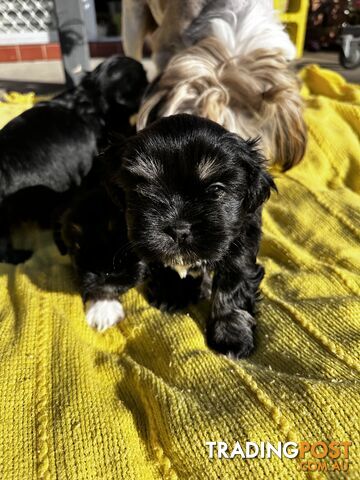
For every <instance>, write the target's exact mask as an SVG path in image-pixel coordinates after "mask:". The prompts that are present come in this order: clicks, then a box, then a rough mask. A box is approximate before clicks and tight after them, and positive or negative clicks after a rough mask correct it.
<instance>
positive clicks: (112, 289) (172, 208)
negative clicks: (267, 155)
mask: <svg viewBox="0 0 360 480" xmlns="http://www.w3.org/2000/svg"><path fill="white" fill-rule="evenodd" d="M106 158H107V161H108V164H109V172H110V173H109V176H108V178H107V188H108V191H109V193H110V196H111V200H110V199H109V198H107V199H106V204H103V205H102V207H101V213H99V216H97V217H96V218H93V219H91V218H90V216H89V214H87V215H85V217H86V218H85V217H84V212H85V211H86V210H87V211H91V212H92V211H94V206H93V205H91V203H89V202H88V200H86V199H85V200H84V201H83V204H82V206H81V207H78V208H77V209H76V208H75V209H74V210H73V212H72V213H71V212H70V214H68V217H67V220H65V223H64V232H65V235H64V240H65V243H67V245H68V246H69V248H70V250H71V253H72V254H73V258H74V263H75V265H77V267H78V272H79V276H80V282H81V287H82V293H83V297H84V300H85V301H86V302H87V313H86V315H87V321H88V323H89V324H90V325H92V326H96V327H97V328H99V329H103V328H106V327H108V326H109V325H111V324H114V323H116V322H117V321H118V320H120V319H121V318H123V316H124V312H123V309H122V306H121V304H120V302H119V300H118V294H119V293H122V292H124V291H126V290H127V289H128V288H130V287H132V286H133V285H135V284H137V283H139V282H140V281H142V280H143V279H144V276H145V275H146V274H148V275H149V277H150V279H149V283H148V292H149V295H150V297H151V299H152V301H153V302H154V303H155V304H156V305H157V306H162V307H165V308H167V309H172V308H173V307H175V308H176V307H182V306H184V305H185V304H186V303H187V302H188V301H189V300H194V298H193V290H192V288H195V287H196V285H195V283H194V279H192V278H191V275H193V274H199V273H200V274H201V273H202V272H204V271H206V272H213V275H214V276H213V285H212V293H211V302H212V309H211V316H210V318H209V320H208V324H207V340H208V344H209V346H211V347H212V348H214V349H215V350H217V351H219V352H222V353H231V354H233V355H236V356H238V357H241V356H246V355H248V354H249V353H250V351H251V350H252V348H253V327H254V326H255V320H254V309H255V302H256V299H257V292H258V287H259V284H260V281H261V279H262V278H263V275H264V270H263V267H262V266H261V265H259V264H257V263H256V257H257V253H258V249H259V242H260V236H261V209H262V204H263V203H264V201H265V200H266V199H267V198H268V197H269V195H270V190H271V188H275V184H274V182H273V180H272V178H271V176H270V175H269V174H268V173H267V171H266V169H265V167H264V159H263V157H262V156H261V155H260V153H259V151H258V150H257V146H256V141H255V140H248V141H245V140H242V139H241V138H240V137H238V136H237V135H235V134H233V133H229V132H228V131H227V130H225V129H224V128H222V127H221V126H219V125H218V124H216V123H214V122H211V121H209V120H205V119H203V118H199V117H194V116H190V115H175V116H172V117H167V118H162V119H160V120H159V121H157V122H155V123H154V124H152V125H151V126H150V127H148V128H146V129H144V130H142V131H141V132H140V133H138V134H137V135H136V136H134V137H132V138H130V139H129V140H128V141H126V142H125V143H124V144H123V145H120V146H116V145H114V146H112V147H110V148H109V149H108V150H107V152H106ZM102 195H103V198H106V197H105V193H103V194H102ZM87 203H88V205H87ZM99 205H100V204H99ZM109 212H111V213H109ZM102 217H103V220H101V219H102ZM89 221H90V223H91V222H94V223H93V226H92V228H91V229H90V230H91V231H88V232H87V231H86V230H87V228H88V227H87V225H88V224H89ZM100 221H101V223H102V226H101V227H100V228H97V227H96V226H95V223H96V222H98V227H99V224H100ZM107 232H108V233H107ZM114 232H115V233H114ZM107 235H108V236H107ZM99 237H102V238H103V241H98V238H99ZM105 238H106V241H105ZM111 238H113V239H114V244H111V240H110V239H111ZM106 242H107V243H106ZM95 258H96V262H97V264H96V265H94V261H95V260H94V259H95ZM130 272H131V273H130ZM114 275H115V276H116V277H114ZM114 280H116V281H114ZM197 286H198V285H197ZM189 294H190V295H191V297H190V296H189Z"/></svg>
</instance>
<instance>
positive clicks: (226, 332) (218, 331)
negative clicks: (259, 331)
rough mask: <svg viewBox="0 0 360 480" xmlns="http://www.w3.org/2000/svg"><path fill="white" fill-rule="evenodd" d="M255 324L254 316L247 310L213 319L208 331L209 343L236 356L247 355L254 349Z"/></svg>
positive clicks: (218, 350) (212, 346) (221, 351)
mask: <svg viewBox="0 0 360 480" xmlns="http://www.w3.org/2000/svg"><path fill="white" fill-rule="evenodd" d="M255 325H256V322H255V319H254V317H252V316H251V315H250V313H248V312H247V311H246V310H238V311H236V312H232V313H229V314H227V315H223V316H221V317H217V318H214V319H211V321H210V322H209V325H208V327H207V332H206V335H207V342H208V345H209V347H210V348H212V349H213V350H216V351H217V352H219V353H223V354H226V355H229V356H232V357H235V358H243V357H247V356H249V355H250V353H251V352H252V350H253V349H254V338H253V329H254V328H255Z"/></svg>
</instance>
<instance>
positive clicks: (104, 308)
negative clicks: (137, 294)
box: [85, 300, 125, 331]
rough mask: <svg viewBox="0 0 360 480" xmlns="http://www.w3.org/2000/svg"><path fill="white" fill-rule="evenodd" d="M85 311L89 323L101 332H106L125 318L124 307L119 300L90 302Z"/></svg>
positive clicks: (87, 303)
mask: <svg viewBox="0 0 360 480" xmlns="http://www.w3.org/2000/svg"><path fill="white" fill-rule="evenodd" d="M85 310H86V320H87V323H88V324H89V325H90V327H93V328H96V329H97V330H99V331H102V330H106V329H107V328H109V327H111V326H112V325H115V324H116V323H118V322H120V320H123V319H124V318H125V312H124V309H123V306H122V305H121V303H120V302H118V301H117V300H97V301H93V300H89V301H88V302H86V305H85Z"/></svg>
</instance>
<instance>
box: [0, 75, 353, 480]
mask: <svg viewBox="0 0 360 480" xmlns="http://www.w3.org/2000/svg"><path fill="white" fill-rule="evenodd" d="M301 75H302V78H303V81H304V87H303V94H304V96H305V97H306V99H307V102H308V106H307V109H306V121H307V124H308V128H309V146H308V151H307V154H306V157H305V159H304V161H303V162H302V163H301V164H300V165H299V166H297V167H296V168H294V169H292V170H291V171H290V172H288V173H286V174H278V175H277V185H278V189H279V194H278V195H273V196H272V198H271V200H270V201H269V202H268V204H267V206H266V208H265V211H264V237H263V242H262V249H261V258H260V260H261V262H262V263H263V264H264V266H265V269H266V277H265V279H264V281H263V283H262V293H263V301H262V303H261V306H260V314H259V318H258V328H257V332H256V343H257V348H256V351H255V353H254V354H253V355H252V356H251V357H250V358H248V359H246V360H241V361H234V360H232V359H229V358H226V357H224V356H220V355H217V354H215V353H213V352H212V351H210V350H209V349H208V348H207V346H206V344H205V342H204V323H205V315H206V306H199V307H196V308H195V307H194V308H191V309H190V310H189V311H188V312H187V313H181V314H175V315H166V314H162V313H160V312H159V311H157V310H156V309H154V308H151V307H149V306H148V304H147V303H146V302H145V300H144V298H143V297H142V296H141V295H140V294H139V293H138V292H137V291H136V290H132V291H130V292H129V293H128V294H126V295H125V296H124V298H123V303H124V305H125V308H126V312H127V317H126V319H125V320H124V321H123V322H122V323H121V324H120V325H118V326H116V327H114V328H111V329H109V330H108V331H106V332H105V333H97V332H96V331H93V330H92V329H91V328H89V327H88V326H87V325H86V323H85V318H84V314H83V306H82V303H81V300H80V297H79V295H78V294H77V292H76V290H75V287H74V281H73V272H72V270H71V267H70V264H69V260H68V259H67V258H66V257H60V255H59V254H58V253H57V252H56V249H55V247H54V245H53V244H52V243H51V241H50V240H49V238H48V237H46V236H45V237H44V236H39V238H38V241H37V249H36V252H35V254H34V256H33V257H32V258H31V259H30V260H29V261H28V262H27V263H25V264H22V265H20V266H17V267H14V266H11V265H5V264H2V265H0V329H1V332H0V478H1V480H12V479H14V480H26V479H60V480H62V479H70V480H82V479H83V480H91V479H94V480H102V479H104V480H107V479H109V480H112V479H114V480H115V479H116V480H117V479H125V480H128V479H129V480H131V479H135V480H143V479H144V480H147V479H149V480H150V479H151V480H156V479H171V480H175V479H184V480H189V479H200V480H202V479H204V480H207V479H211V480H212V479H214V480H215V479H221V480H223V479H224V480H233V479H234V480H237V479H254V480H257V479H262V478H264V479H285V480H287V479H303V478H317V477H319V478H352V479H358V478H360V455H359V451H357V446H358V445H359V431H360V428H359V404H360V395H359V392H360V384H359V371H360V363H359V339H360V336H359V332H360V299H359V293H360V283H359V278H360V277H359V273H360V253H359V233H360V211H359V206H360V202H359V198H360V197H359V193H360V143H359V133H360V87H356V86H354V85H349V84H347V83H345V81H344V80H343V79H342V78H341V77H339V76H338V75H336V74H335V73H332V72H329V71H327V70H322V69H320V68H318V67H316V66H311V67H308V68H307V69H305V70H303V72H302V74H301ZM10 100H12V102H13V104H14V102H15V103H16V96H15V97H13V98H10ZM30 100H31V99H30ZM29 104H31V101H30V102H29V103H28V104H26V102H25V103H24V104H22V105H20V106H19V104H17V105H15V110H16V114H17V113H19V111H20V110H21V109H25V108H26V107H28V106H29ZM10 109H11V104H9V103H8V104H2V105H1V106H0V118H1V120H2V121H3V123H5V121H6V120H8V119H9V118H10V116H11V115H14V113H15V112H11V111H10ZM0 154H1V152H0ZM211 441H212V442H220V441H223V442H226V444H227V445H228V450H227V453H228V454H229V455H228V456H230V453H231V451H232V450H233V449H234V448H235V446H236V445H237V444H236V442H240V446H242V448H243V449H244V450H245V444H246V442H249V441H251V442H255V443H257V444H258V445H260V444H261V442H270V443H271V444H272V445H275V446H277V445H278V442H283V443H285V442H289V441H293V442H309V445H310V444H313V443H314V442H322V441H324V442H330V441H338V442H352V445H351V446H350V447H346V448H347V449H348V457H349V458H348V461H349V464H348V469H347V472H341V471H339V470H338V468H339V466H340V467H341V468H345V466H346V465H345V464H346V460H344V459H345V458H346V455H345V453H346V452H345V450H346V448H345V447H344V446H342V447H341V457H340V458H339V459H337V460H339V461H335V460H334V459H331V458H330V457H329V455H328V456H326V457H325V458H324V459H323V460H324V461H326V462H325V463H326V465H325V466H326V468H327V471H325V470H322V471H320V472H318V473H315V472H314V473H309V470H314V469H315V468H316V469H318V468H325V467H323V465H322V463H321V462H322V461H323V460H321V459H316V458H314V453H316V451H317V452H320V453H321V451H325V447H324V446H323V447H321V446H319V447H318V449H317V450H316V451H315V450H313V451H311V450H310V451H309V453H308V454H306V455H305V457H304V458H301V456H298V457H297V458H287V457H285V456H283V458H281V459H280V458H278V457H277V456H276V455H273V456H272V457H271V458H261V457H260V455H259V456H258V457H257V458H253V459H251V458H247V459H246V458H242V456H241V455H235V456H234V458H232V459H231V458H224V457H222V458H218V448H217V447H218V445H217V444H215V445H213V448H214V458H210V456H211V455H210V444H206V442H211ZM302 445H303V446H304V445H306V444H302ZM294 448H295V447H294ZM303 448H305V447H303ZM321 448H322V450H321ZM318 464H319V465H320V467H318ZM335 464H336V465H337V467H336V466H335V467H334V465H335ZM314 465H315V466H316V467H314Z"/></svg>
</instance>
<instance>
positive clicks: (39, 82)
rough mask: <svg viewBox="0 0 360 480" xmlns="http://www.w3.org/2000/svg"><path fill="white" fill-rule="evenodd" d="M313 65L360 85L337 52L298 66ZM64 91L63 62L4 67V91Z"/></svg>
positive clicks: (309, 56) (307, 58)
mask: <svg viewBox="0 0 360 480" xmlns="http://www.w3.org/2000/svg"><path fill="white" fill-rule="evenodd" d="M101 60H102V59H101V58H96V59H92V61H91V63H92V67H93V68H94V67H95V66H96V65H97V64H98V63H100V62H101ZM311 63H317V64H319V65H320V66H322V67H325V68H329V69H331V70H334V71H336V72H338V73H340V74H341V75H343V76H344V77H345V78H346V79H347V80H348V81H350V82H353V83H360V67H358V68H357V69H355V70H346V69H344V68H343V67H341V65H340V64H339V62H338V54H337V53H336V52H317V53H310V52H305V55H304V57H303V58H302V59H301V60H300V61H299V62H298V66H299V68H301V67H302V66H305V65H309V64H311ZM145 67H148V68H149V67H150V62H145ZM63 88H64V73H63V70H62V64H61V62H60V61H59V60H50V61H34V62H13V63H1V64H0V90H13V91H18V92H30V91H35V92H36V93H37V94H40V95H46V94H50V93H55V92H58V91H61V90H62V89H63Z"/></svg>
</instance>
